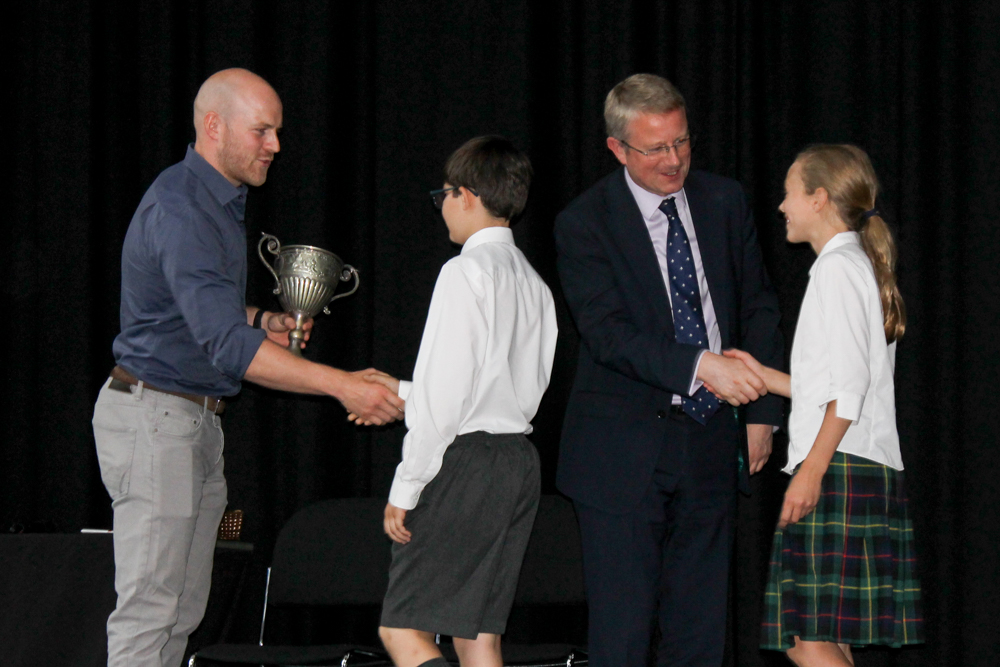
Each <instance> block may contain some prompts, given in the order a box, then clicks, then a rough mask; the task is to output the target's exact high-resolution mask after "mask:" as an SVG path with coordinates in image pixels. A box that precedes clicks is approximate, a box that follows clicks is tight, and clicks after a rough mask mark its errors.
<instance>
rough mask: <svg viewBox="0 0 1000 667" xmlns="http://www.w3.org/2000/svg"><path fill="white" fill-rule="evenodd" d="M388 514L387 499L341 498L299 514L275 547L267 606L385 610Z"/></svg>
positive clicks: (289, 521)
mask: <svg viewBox="0 0 1000 667" xmlns="http://www.w3.org/2000/svg"><path fill="white" fill-rule="evenodd" d="M384 509H385V499H384V498H340V499H334V500H324V501H322V502H318V503H315V504H313V505H309V506H308V507H304V508H302V509H301V510H299V511H298V512H296V513H295V514H294V515H293V516H292V518H291V519H289V520H288V521H287V522H286V523H285V525H284V527H283V528H282V529H281V532H280V533H279V534H278V539H277V541H276V542H275V545H274V556H273V560H272V563H271V583H270V589H269V598H270V599H269V602H270V603H272V604H302V605H377V604H381V602H382V598H383V597H384V596H385V591H386V587H387V586H388V583H389V562H390V560H391V552H390V546H391V542H390V541H389V538H388V537H386V535H385V533H384V532H383V531H382V514H383V511H384Z"/></svg>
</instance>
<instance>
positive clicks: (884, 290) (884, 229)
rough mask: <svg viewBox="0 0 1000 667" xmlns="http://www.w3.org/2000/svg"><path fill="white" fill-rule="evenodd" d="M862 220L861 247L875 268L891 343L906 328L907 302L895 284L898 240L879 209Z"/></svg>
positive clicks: (888, 339) (888, 337) (883, 321)
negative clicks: (895, 240)
mask: <svg viewBox="0 0 1000 667" xmlns="http://www.w3.org/2000/svg"><path fill="white" fill-rule="evenodd" d="M860 222H861V225H860V229H859V230H858V233H859V235H860V236H861V247H862V248H864V249H865V254H867V255H868V259H869V260H871V263H872V268H873V269H875V280H876V282H878V295H879V299H880V300H881V301H882V323H883V326H884V327H885V340H886V342H889V343H891V342H893V341H896V340H899V339H900V338H902V337H903V332H905V331H906V306H905V305H904V304H903V296H902V295H901V294H900V293H899V286H898V285H897V284H896V244H895V242H893V240H892V232H890V231H889V226H888V225H886V224H885V220H883V219H882V216H880V215H879V214H878V213H877V212H876V213H875V214H874V215H871V216H867V217H865V218H863V219H862V220H861V221H860Z"/></svg>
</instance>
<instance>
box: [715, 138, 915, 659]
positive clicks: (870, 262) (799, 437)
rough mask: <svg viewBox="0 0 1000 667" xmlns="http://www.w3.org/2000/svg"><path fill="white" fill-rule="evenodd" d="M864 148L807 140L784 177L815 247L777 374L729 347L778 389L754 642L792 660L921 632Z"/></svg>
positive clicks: (794, 231)
mask: <svg viewBox="0 0 1000 667" xmlns="http://www.w3.org/2000/svg"><path fill="white" fill-rule="evenodd" d="M877 192H878V181H877V179H876V177H875V171H874V170H873V169H872V165H871V162H870V161H869V159H868V156H867V155H866V154H865V153H864V151H862V150H861V149H859V148H857V147H855V146H848V145H821V146H812V147H810V148H807V149H806V150H805V151H803V152H802V153H800V154H799V156H798V157H797V158H796V160H795V162H794V164H792V166H791V168H790V169H789V170H788V176H787V178H786V179H785V199H784V201H783V202H782V203H781V206H780V207H779V208H780V210H781V212H782V213H783V214H784V216H785V220H786V222H787V233H788V240H789V241H790V242H792V243H809V244H810V245H811V246H812V248H813V250H814V251H815V252H816V254H817V256H818V257H817V258H816V262H815V263H814V264H813V266H812V268H811V269H810V271H809V276H810V277H809V286H808V287H807V288H806V293H805V297H804V298H803V301H802V308H801V310H800V313H799V321H798V324H797V326H796V330H795V340H794V343H793V344H792V356H791V375H788V374H786V373H782V372H780V371H777V370H775V369H773V368H766V367H763V366H761V365H760V364H759V363H758V362H757V361H756V360H755V359H754V358H753V357H751V356H750V355H748V354H747V353H746V352H742V351H731V352H729V353H728V354H729V355H730V356H733V357H737V358H740V359H742V360H743V361H744V362H745V363H746V364H747V366H749V367H750V369H751V370H753V371H754V372H756V373H757V374H758V375H759V376H760V377H761V379H763V380H764V381H765V382H766V383H767V389H768V391H771V392H775V393H778V394H781V395H783V396H789V397H791V399H792V412H791V416H790V417H789V424H788V434H789V446H788V465H787V467H786V468H785V469H784V471H785V472H787V473H789V474H792V475H793V477H792V479H791V482H790V483H789V485H788V490H787V491H786V492H785V499H784V503H783V505H782V508H781V516H780V519H779V521H778V527H777V530H776V531H775V535H774V545H773V549H772V555H771V569H770V576H769V580H768V584H767V591H766V599H765V607H766V610H765V618H764V621H763V628H762V641H761V646H762V648H767V649H775V650H781V651H785V652H786V655H787V656H788V658H789V659H790V660H791V661H792V662H793V663H795V664H796V665H802V666H805V665H808V666H814V665H816V666H818V665H824V666H826V665H831V666H832V665H838V666H843V665H853V664H854V659H853V656H852V655H851V647H852V646H863V645H872V644H880V645H887V646H893V647H898V646H902V645H904V644H914V643H920V642H922V641H923V619H922V617H921V609H920V586H919V583H918V581H917V576H916V567H915V566H916V564H915V562H914V555H913V554H914V550H913V529H912V525H911V523H910V520H909V519H908V517H907V512H906V494H905V492H904V489H903V461H902V459H901V457H900V452H899V436H898V435H897V432H896V406H895V396H894V385H893V368H894V365H895V353H896V341H898V340H899V338H900V337H901V336H902V335H903V332H904V330H905V328H906V311H905V309H904V307H903V299H902V297H901V296H900V294H899V289H898V288H897V286H896V276H895V273H894V264H895V256H896V250H895V246H894V244H893V240H892V235H891V234H890V232H889V228H888V227H887V226H886V224H885V221H884V220H883V219H882V218H881V216H880V215H879V213H878V211H876V210H875V196H876V194H877Z"/></svg>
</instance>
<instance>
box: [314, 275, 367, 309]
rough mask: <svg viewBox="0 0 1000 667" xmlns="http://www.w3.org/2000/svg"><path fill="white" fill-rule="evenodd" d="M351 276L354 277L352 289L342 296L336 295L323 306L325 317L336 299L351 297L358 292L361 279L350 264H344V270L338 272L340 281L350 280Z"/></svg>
mask: <svg viewBox="0 0 1000 667" xmlns="http://www.w3.org/2000/svg"><path fill="white" fill-rule="evenodd" d="M351 276H354V287H352V288H351V291H350V292H344V293H343V294H338V295H337V296H335V297H333V298H332V299H330V300H329V301H328V302H327V305H325V306H323V312H324V313H326V314H327V315H329V314H330V304H331V303H333V302H334V301H336V300H337V299H340V298H343V297H345V296H351V295H352V294H354V293H355V292H357V291H358V285H359V284H360V283H361V278H360V277H359V276H358V270H357V269H355V268H354V267H353V266H351V265H350V264H344V270H343V271H341V272H340V279H341V280H342V281H346V280H350V279H351Z"/></svg>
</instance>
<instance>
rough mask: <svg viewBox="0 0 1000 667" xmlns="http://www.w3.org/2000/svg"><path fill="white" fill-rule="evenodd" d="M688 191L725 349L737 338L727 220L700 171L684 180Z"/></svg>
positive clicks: (686, 191) (706, 276)
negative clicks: (731, 322) (732, 317)
mask: <svg viewBox="0 0 1000 667" xmlns="http://www.w3.org/2000/svg"><path fill="white" fill-rule="evenodd" d="M684 193H685V194H686V195H687V201H688V207H689V208H690V209H691V221H692V222H693V223H694V232H695V234H696V235H697V236H698V250H699V252H700V253H701V265H702V268H703V269H704V271H705V279H706V280H707V281H708V289H709V291H710V292H711V293H712V306H713V308H714V310H715V318H716V320H717V321H718V323H719V335H720V337H721V338H722V345H723V347H724V348H725V347H726V346H728V345H730V344H731V341H733V338H731V337H730V334H731V333H732V332H731V331H730V330H729V328H730V327H729V318H728V317H727V314H728V312H729V304H730V303H732V295H731V293H730V287H731V286H730V284H729V280H728V279H727V277H726V276H727V274H728V271H727V270H726V267H727V266H728V257H727V250H726V243H725V239H726V233H725V229H724V228H723V223H722V221H721V220H719V216H718V210H717V207H715V206H712V197H711V193H710V192H709V191H708V190H707V189H706V188H705V187H704V184H703V183H702V182H701V179H699V178H698V174H697V173H691V174H688V177H687V180H686V181H685V183H684Z"/></svg>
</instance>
